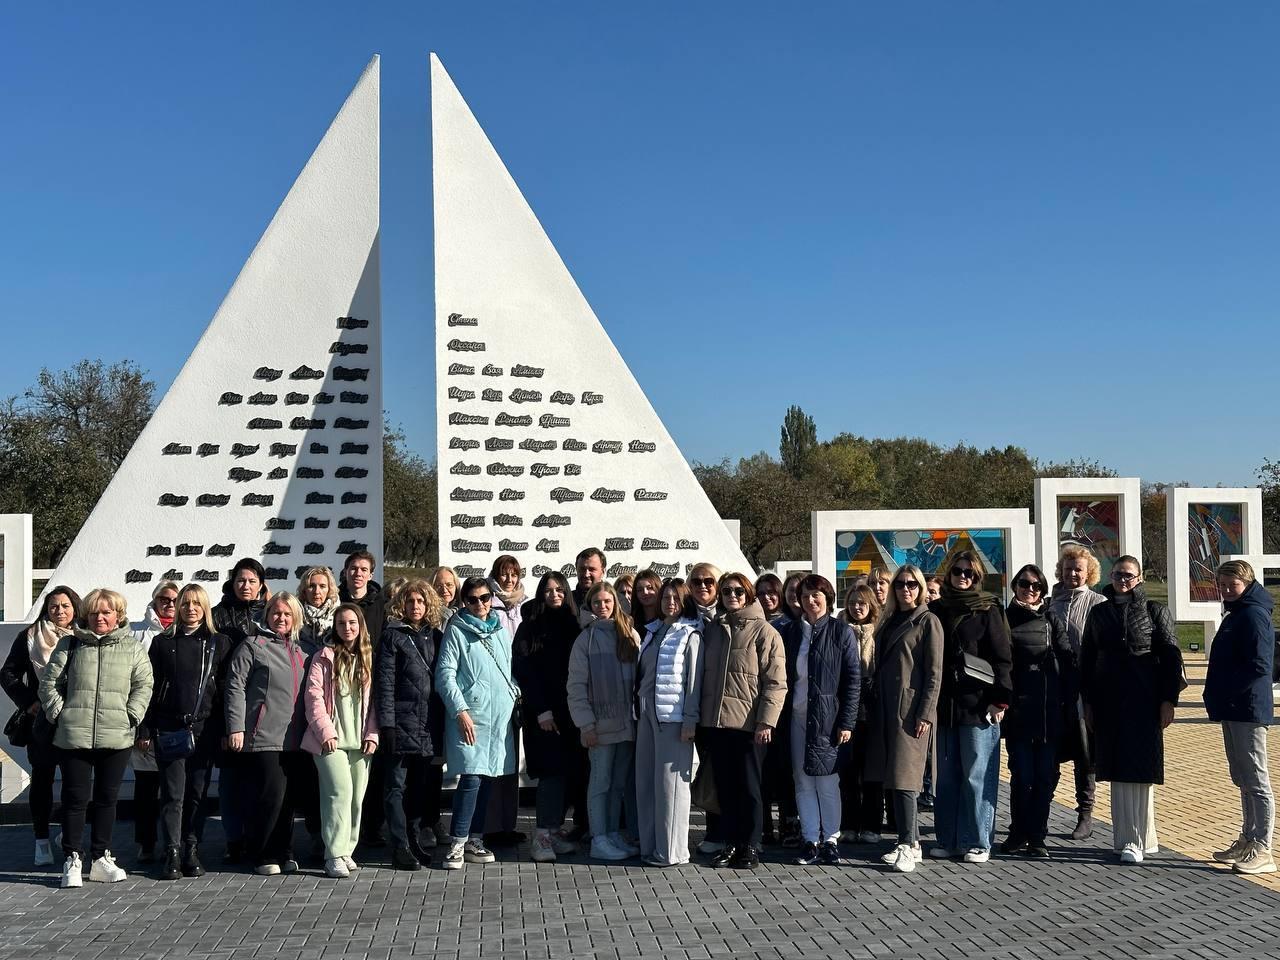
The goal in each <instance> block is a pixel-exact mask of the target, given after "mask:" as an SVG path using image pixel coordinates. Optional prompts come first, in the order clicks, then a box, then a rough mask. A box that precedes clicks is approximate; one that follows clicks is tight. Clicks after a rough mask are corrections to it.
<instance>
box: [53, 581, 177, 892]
mask: <svg viewBox="0 0 1280 960" xmlns="http://www.w3.org/2000/svg"><path fill="white" fill-rule="evenodd" d="M80 619H81V622H83V623H84V625H85V627H87V629H77V630H76V631H75V632H74V633H73V634H72V635H71V636H69V637H63V638H62V639H61V640H59V641H58V645H57V647H55V648H54V651H53V654H52V655H51V656H50V657H49V666H48V668H47V669H46V670H45V672H44V676H43V677H42V678H41V680H40V702H41V703H42V704H44V712H45V716H47V717H48V718H49V722H50V723H56V724H57V726H58V729H57V732H56V733H55V734H54V737H53V745H54V746H55V747H57V748H58V749H59V750H61V751H62V756H61V758H60V764H61V766H62V850H63V853H64V854H66V862H65V863H64V864H63V868H62V886H63V887H78V886H81V884H82V883H83V873H82V867H81V859H82V856H83V854H84V849H83V845H84V843H83V837H84V822H85V816H86V813H89V814H90V817H89V821H90V832H91V834H92V844H91V847H90V851H91V854H92V857H93V865H92V867H91V868H90V871H89V879H90V880H96V881H100V882H102V883H115V882H117V881H119V880H123V879H124V878H125V876H126V874H125V872H124V870H122V869H121V868H120V867H118V866H117V865H116V862H115V859H114V858H113V857H112V856H111V850H110V849H109V848H108V844H109V843H110V842H111V829H112V827H114V826H115V821H116V798H117V797H118V796H119V795H120V781H121V779H122V778H123V777H124V770H125V767H127V766H128V765H129V754H130V751H131V750H132V748H133V746H134V742H135V741H136V740H137V734H138V725H139V724H140V723H141V722H142V718H143V716H144V715H145V714H146V712H147V704H148V703H150V702H151V686H152V676H151V661H150V660H149V659H148V658H147V654H146V651H145V650H143V649H142V644H140V643H139V642H138V641H137V640H135V639H134V637H133V631H132V630H130V628H129V618H128V616H127V613H126V610H125V600H124V597H122V596H121V595H120V594H118V593H116V592H115V591H114V590H106V589H98V590H94V591H92V592H91V593H90V594H89V595H88V596H87V597H85V598H84V605H83V607H82V608H81V611H80Z"/></svg>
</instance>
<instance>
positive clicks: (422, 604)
mask: <svg viewBox="0 0 1280 960" xmlns="http://www.w3.org/2000/svg"><path fill="white" fill-rule="evenodd" d="M443 611H444V604H443V603H442V602H441V600H440V597H439V595H438V594H437V593H436V592H435V591H434V590H433V589H431V585H430V584H429V583H427V581H425V580H418V579H413V580H410V581H409V582H408V583H406V584H405V585H404V586H403V587H401V588H400V590H399V591H398V592H397V593H396V596H395V599H394V600H392V601H391V609H390V610H389V611H388V613H389V617H388V619H387V625H386V626H385V627H384V628H383V630H382V642H381V643H379V644H378V656H377V661H376V663H375V664H374V668H373V669H374V699H375V702H376V704H377V716H378V723H379V724H380V729H381V736H382V739H381V749H380V750H379V756H380V757H381V758H382V761H381V764H382V770H383V788H382V796H381V797H371V798H370V801H369V802H370V803H376V802H379V801H380V802H381V803H382V805H383V815H384V817H385V820H386V824H387V833H388V834H389V835H390V838H391V845H392V850H391V863H392V866H394V867H395V868H396V869H397V870H419V869H421V868H422V866H423V865H424V864H427V863H430V862H431V854H430V853H429V852H428V847H424V846H423V844H422V841H423V840H424V839H426V835H427V833H428V832H430V834H431V841H432V842H430V846H434V842H433V841H434V840H435V825H436V820H437V819H439V816H440V789H441V783H442V780H443V778H442V776H441V773H442V771H441V768H440V766H439V765H438V764H432V762H431V761H432V758H433V757H434V756H435V755H436V754H437V753H439V751H440V747H442V746H443V744H442V743H441V742H440V736H441V733H442V732H443V720H444V716H443V710H444V708H443V705H442V704H440V702H439V698H438V697H436V696H435V694H434V693H433V689H434V687H433V676H434V673H435V669H436V655H437V652H438V651H439V649H440V626H441V622H442V619H443Z"/></svg>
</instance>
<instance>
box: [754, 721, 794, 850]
mask: <svg viewBox="0 0 1280 960" xmlns="http://www.w3.org/2000/svg"><path fill="white" fill-rule="evenodd" d="M784 739H785V733H784V731H782V730H781V728H779V729H778V730H774V731H773V740H772V742H770V744H769V745H768V746H767V747H766V748H765V753H764V782H763V784H762V790H763V792H764V823H765V827H766V828H767V829H768V830H770V831H772V830H773V805H774V804H775V803H776V804H777V805H778V833H779V834H782V833H784V832H785V831H786V824H787V821H788V820H796V819H797V818H798V817H799V815H800V814H799V811H798V810H797V809H796V781H795V777H794V776H793V775H792V773H791V744H789V743H784V742H783V741H784Z"/></svg>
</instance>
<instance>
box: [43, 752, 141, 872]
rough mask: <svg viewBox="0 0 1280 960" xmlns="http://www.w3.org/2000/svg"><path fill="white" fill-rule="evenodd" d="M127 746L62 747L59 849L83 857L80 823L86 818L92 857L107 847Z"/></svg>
mask: <svg viewBox="0 0 1280 960" xmlns="http://www.w3.org/2000/svg"><path fill="white" fill-rule="evenodd" d="M130 752H131V748H130V747H125V748H124V749H123V750H63V751H62V753H61V757H60V763H61V766H62V852H63V853H64V854H65V855H66V856H71V854H73V853H78V854H80V855H81V857H82V858H83V856H84V822H85V817H86V815H87V816H88V819H89V830H90V835H91V844H90V847H89V850H90V852H91V854H92V856H93V859H94V860H96V859H98V858H99V857H100V856H102V855H103V854H104V853H106V852H107V851H108V850H109V849H110V848H111V830H112V828H113V827H114V826H115V825H116V801H117V800H118V799H119V798H120V782H121V781H122V780H123V779H124V771H125V768H126V767H127V766H129V754H130Z"/></svg>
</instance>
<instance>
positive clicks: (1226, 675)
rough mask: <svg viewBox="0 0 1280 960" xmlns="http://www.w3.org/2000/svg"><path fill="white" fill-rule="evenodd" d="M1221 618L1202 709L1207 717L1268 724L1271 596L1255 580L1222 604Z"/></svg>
mask: <svg viewBox="0 0 1280 960" xmlns="http://www.w3.org/2000/svg"><path fill="white" fill-rule="evenodd" d="M1223 606H1224V607H1226V610H1227V615H1226V617H1225V618H1224V619H1223V621H1222V626H1220V627H1219V628H1218V632H1217V634H1216V635H1215V636H1214V638H1213V646H1212V647H1210V648H1209V675H1208V677H1207V678H1206V679H1205V682H1204V705H1205V709H1206V710H1208V711H1209V719H1210V720H1215V721H1222V720H1236V721H1239V722H1242V723H1266V724H1269V723H1271V719H1272V716H1273V714H1274V711H1273V709H1272V704H1271V668H1272V664H1273V662H1274V660H1275V630H1274V628H1273V627H1272V626H1271V607H1272V600H1271V594H1269V593H1267V591H1266V588H1265V587H1263V585H1262V584H1261V583H1259V582H1258V581H1257V580H1255V581H1254V582H1253V583H1251V584H1249V587H1248V589H1247V590H1245V592H1244V593H1243V594H1241V596H1240V599H1239V600H1230V601H1228V602H1227V603H1225V604H1223Z"/></svg>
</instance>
